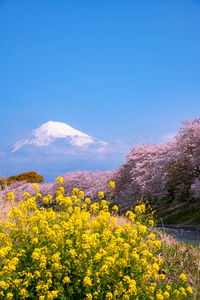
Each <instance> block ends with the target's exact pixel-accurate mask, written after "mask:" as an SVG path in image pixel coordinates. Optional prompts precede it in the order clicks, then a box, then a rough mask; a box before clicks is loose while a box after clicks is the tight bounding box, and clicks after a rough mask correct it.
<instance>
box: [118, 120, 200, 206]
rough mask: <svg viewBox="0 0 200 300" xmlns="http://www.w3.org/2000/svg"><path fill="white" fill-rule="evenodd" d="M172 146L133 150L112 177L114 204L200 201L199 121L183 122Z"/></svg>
mask: <svg viewBox="0 0 200 300" xmlns="http://www.w3.org/2000/svg"><path fill="white" fill-rule="evenodd" d="M183 125H184V126H183V127H181V128H180V129H179V131H178V133H177V135H176V136H175V139H174V141H173V142H168V143H163V144H155V145H142V146H136V147H133V148H132V149H131V151H130V153H129V154H128V155H127V158H126V162H125V164H124V165H122V166H121V167H120V168H119V169H118V170H117V171H116V172H115V174H114V177H113V180H114V181H115V182H116V191H115V200H116V201H117V202H120V203H123V204H124V205H129V204H131V201H132V199H136V198H140V197H143V198H144V199H148V200H153V199H154V200H155V199H156V200H157V201H158V200H160V199H163V198H164V197H168V198H170V199H171V201H173V200H181V201H189V200H191V199H195V198H196V199H198V198H200V118H199V119H195V120H194V121H184V122H183Z"/></svg>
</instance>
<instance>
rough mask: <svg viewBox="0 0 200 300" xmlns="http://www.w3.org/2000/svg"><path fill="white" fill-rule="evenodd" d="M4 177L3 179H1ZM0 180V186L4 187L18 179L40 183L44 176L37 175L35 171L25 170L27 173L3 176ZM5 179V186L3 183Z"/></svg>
mask: <svg viewBox="0 0 200 300" xmlns="http://www.w3.org/2000/svg"><path fill="white" fill-rule="evenodd" d="M3 178H4V179H3ZM3 178H2V180H0V185H1V187H2V188H4V187H6V186H7V185H10V184H11V183H13V182H16V181H17V182H18V181H27V182H30V183H41V182H43V181H44V178H43V176H42V175H40V174H39V175H38V174H37V173H36V172H33V171H31V172H27V173H21V174H19V175H13V176H10V177H8V178H6V179H5V177H4V176H3ZM5 180H6V186H5V184H4V182H5Z"/></svg>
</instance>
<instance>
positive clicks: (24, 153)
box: [0, 121, 124, 181]
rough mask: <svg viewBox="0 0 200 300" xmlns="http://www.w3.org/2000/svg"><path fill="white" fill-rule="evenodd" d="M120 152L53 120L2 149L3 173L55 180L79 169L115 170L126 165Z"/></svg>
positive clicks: (0, 151)
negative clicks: (24, 173) (35, 173)
mask: <svg viewBox="0 0 200 300" xmlns="http://www.w3.org/2000/svg"><path fill="white" fill-rule="evenodd" d="M117 149H118V148H117V147H114V146H113V145H112V144H108V143H105V142H103V141H101V140H99V139H97V138H95V137H92V136H90V135H87V134H86V133H83V132H81V131H79V130H76V129H74V128H72V127H71V126H69V125H67V124H65V123H61V122H52V121H49V122H47V123H45V124H43V125H41V126H40V127H38V128H37V129H35V130H33V131H31V132H30V133H28V135H26V136H25V137H24V138H23V139H21V140H18V141H16V142H14V143H12V144H10V145H8V146H5V147H3V148H0V173H1V174H3V175H5V176H6V177H9V176H11V175H13V174H20V173H22V172H28V171H30V170H34V171H36V172H37V173H39V174H42V175H43V176H44V177H45V180H47V181H52V180H53V179H55V178H56V177H57V176H60V174H64V173H66V172H73V171H76V170H87V171H96V170H109V169H115V168H117V167H118V166H119V164H120V163H122V162H123V157H122V154H121V152H119V151H118V150H117ZM123 155H124V154H123Z"/></svg>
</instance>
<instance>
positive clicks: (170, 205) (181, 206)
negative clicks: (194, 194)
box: [150, 201, 200, 229]
mask: <svg viewBox="0 0 200 300" xmlns="http://www.w3.org/2000/svg"><path fill="white" fill-rule="evenodd" d="M150 206H151V207H152V208H153V209H154V210H155V211H156V213H155V215H156V219H157V223H159V224H164V225H173V226H176V225H178V226H181V227H182V226H191V228H192V227H194V228H196V227H197V229H200V203H199V202H198V201H195V202H178V201H174V202H165V201H163V202H159V203H157V202H154V203H150Z"/></svg>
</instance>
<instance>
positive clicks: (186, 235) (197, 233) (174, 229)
mask: <svg viewBox="0 0 200 300" xmlns="http://www.w3.org/2000/svg"><path fill="white" fill-rule="evenodd" d="M157 227H158V228H159V230H164V231H165V232H166V233H168V234H170V235H171V236H172V237H173V238H175V239H177V240H178V241H181V242H187V243H193V244H197V245H200V226H189V225H188V226H186V225H183V226H181V225H164V226H163V225H161V224H158V225H157Z"/></svg>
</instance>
